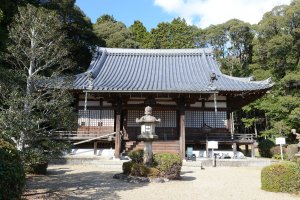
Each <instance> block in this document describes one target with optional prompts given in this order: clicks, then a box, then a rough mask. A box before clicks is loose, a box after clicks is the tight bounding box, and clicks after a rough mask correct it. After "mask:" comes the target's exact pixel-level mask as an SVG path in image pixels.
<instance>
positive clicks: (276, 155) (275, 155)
mask: <svg viewBox="0 0 300 200" xmlns="http://www.w3.org/2000/svg"><path fill="white" fill-rule="evenodd" d="M272 158H274V159H276V160H281V154H274V155H273V157H272ZM287 158H288V157H287V155H286V154H283V159H284V160H287Z"/></svg>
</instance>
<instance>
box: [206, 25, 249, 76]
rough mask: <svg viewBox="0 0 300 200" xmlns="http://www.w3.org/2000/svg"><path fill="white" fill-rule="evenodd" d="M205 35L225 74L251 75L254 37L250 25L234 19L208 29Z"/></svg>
mask: <svg viewBox="0 0 300 200" xmlns="http://www.w3.org/2000/svg"><path fill="white" fill-rule="evenodd" d="M204 33H205V41H206V42H207V44H209V46H212V48H213V49H214V52H215V55H216V57H217V59H218V61H219V62H220V63H221V70H222V71H223V73H225V74H228V75H232V76H247V75H249V69H248V68H249V64H250V63H251V62H252V40H253V37H254V34H253V31H252V27H251V25H250V24H248V23H245V22H243V21H240V20H237V19H232V20H229V21H227V22H225V23H224V24H219V25H212V26H210V27H208V28H206V29H204Z"/></svg>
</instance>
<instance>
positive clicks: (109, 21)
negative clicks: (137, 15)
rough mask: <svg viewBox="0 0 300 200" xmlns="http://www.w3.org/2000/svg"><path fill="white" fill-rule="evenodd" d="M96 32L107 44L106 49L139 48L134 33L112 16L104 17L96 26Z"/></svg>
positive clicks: (98, 20) (99, 19)
mask: <svg viewBox="0 0 300 200" xmlns="http://www.w3.org/2000/svg"><path fill="white" fill-rule="evenodd" d="M94 32H95V33H96V35H97V36H98V38H99V39H101V40H103V41H104V42H105V46H106V47H118V48H138V42H136V41H135V40H134V36H133V34H132V32H131V31H130V30H129V29H128V28H127V27H126V26H125V24H123V23H122V22H118V21H116V20H115V19H114V18H113V17H112V16H109V15H103V16H101V17H100V18H98V19H97V22H96V24H94Z"/></svg>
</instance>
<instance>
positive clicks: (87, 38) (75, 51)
mask: <svg viewBox="0 0 300 200" xmlns="http://www.w3.org/2000/svg"><path fill="white" fill-rule="evenodd" d="M39 4H40V5H42V6H44V7H45V8H47V9H51V10H54V11H56V12H57V14H58V15H59V16H60V20H61V21H62V24H63V31H64V32H65V33H66V37H65V40H66V43H68V44H69V47H70V48H69V50H70V54H69V58H70V59H71V60H72V61H73V62H74V66H76V68H72V69H69V70H68V72H69V73H71V74H74V73H79V72H82V71H85V70H86V68H87V66H89V64H90V62H91V59H92V55H93V53H94V49H95V46H103V45H104V43H103V41H101V40H100V39H98V37H97V36H96V34H95V33H94V32H93V25H92V23H91V21H90V19H89V18H87V17H86V15H85V14H84V13H83V12H82V11H81V10H80V8H79V7H77V6H76V5H75V0H48V1H41V0H39Z"/></svg>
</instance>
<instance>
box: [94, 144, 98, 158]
mask: <svg viewBox="0 0 300 200" xmlns="http://www.w3.org/2000/svg"><path fill="white" fill-rule="evenodd" d="M97 145H98V142H96V141H95V142H94V155H97Z"/></svg>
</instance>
